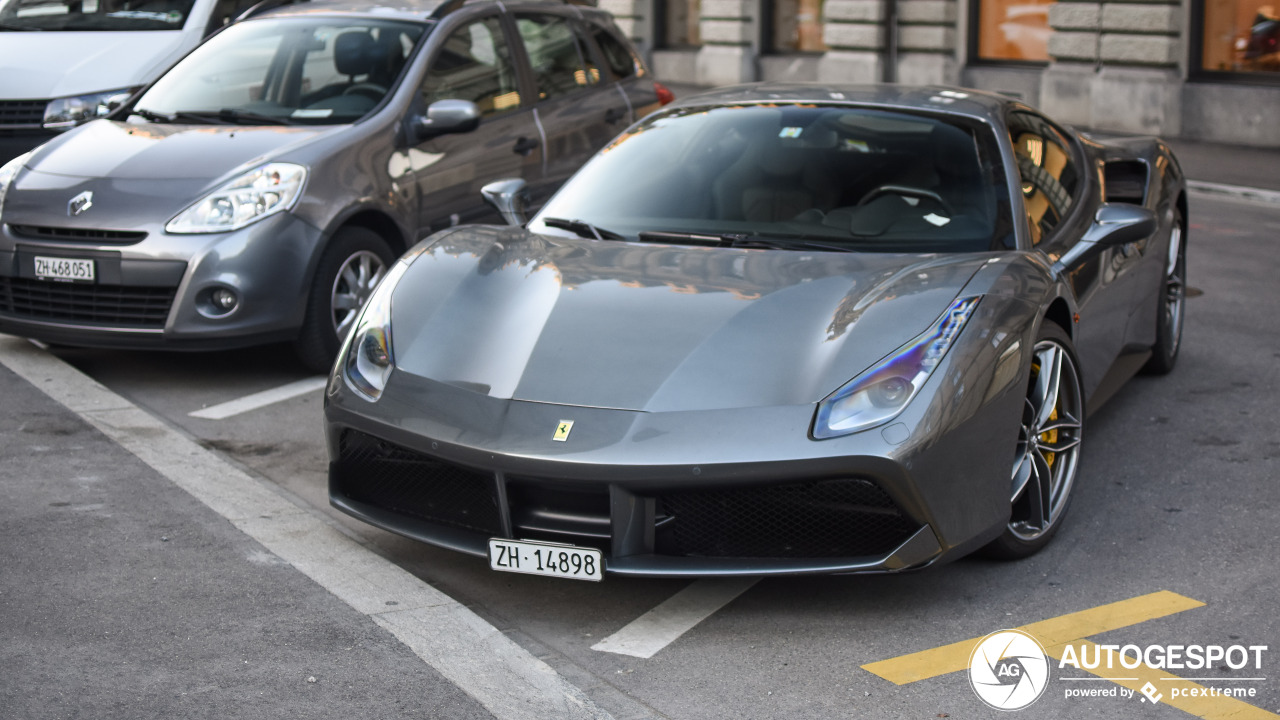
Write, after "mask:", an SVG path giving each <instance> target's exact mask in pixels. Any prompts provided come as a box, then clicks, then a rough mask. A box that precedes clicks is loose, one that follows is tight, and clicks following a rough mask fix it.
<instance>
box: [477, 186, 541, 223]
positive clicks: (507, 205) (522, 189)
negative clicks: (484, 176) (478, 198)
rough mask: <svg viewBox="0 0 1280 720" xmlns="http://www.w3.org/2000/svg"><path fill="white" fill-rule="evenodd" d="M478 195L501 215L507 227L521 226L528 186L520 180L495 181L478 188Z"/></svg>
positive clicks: (527, 203)
mask: <svg viewBox="0 0 1280 720" xmlns="http://www.w3.org/2000/svg"><path fill="white" fill-rule="evenodd" d="M480 194H481V195H483V196H484V199H485V201H486V202H488V203H489V204H490V205H492V206H494V207H495V208H497V209H498V212H500V213H502V219H503V220H505V221H506V222H507V224H508V225H515V226H516V227H521V226H523V225H524V224H525V223H526V222H528V220H527V219H526V218H525V216H524V215H525V208H526V207H528V205H529V199H530V198H529V184H528V183H526V182H525V181H524V180H521V179H520V178H507V179H506V180H495V181H493V182H491V183H489V184H488V185H485V186H484V187H482V188H480Z"/></svg>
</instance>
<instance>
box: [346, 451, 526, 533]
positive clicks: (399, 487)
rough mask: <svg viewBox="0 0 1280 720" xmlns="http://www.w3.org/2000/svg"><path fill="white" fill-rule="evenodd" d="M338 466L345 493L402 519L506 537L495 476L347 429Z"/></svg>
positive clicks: (353, 498) (351, 497) (357, 500)
mask: <svg viewBox="0 0 1280 720" xmlns="http://www.w3.org/2000/svg"><path fill="white" fill-rule="evenodd" d="M338 446H339V458H338V461H337V463H336V466H335V468H334V471H335V480H336V482H337V485H338V490H339V492H340V493H341V494H342V495H344V496H346V497H348V498H350V499H352V500H355V501H356V502H362V503H366V504H369V505H372V506H374V507H377V508H381V509H383V510H389V511H391V512H394V513H399V514H401V515H409V516H412V517H417V518H421V519H423V520H429V521H431V522H436V523H440V524H442V525H451V526H454V527H461V528H465V529H468V530H476V531H480V532H484V533H488V534H490V535H500V534H502V521H501V516H500V514H499V510H498V498H497V494H496V480H495V478H494V476H493V474H492V473H487V472H482V471H479V470H472V469H471V468H466V467H462V466H459V465H453V464H451V463H446V462H443V461H441V460H438V459H436V458H433V457H431V456H429V455H425V454H423V453H420V452H417V451H416V450H411V449H409V448H405V447H401V446H399V445H395V444H393V443H390V442H386V441H385V440H378V439H376V438H374V437H371V436H369V435H366V434H364V433H362V432H358V431H355V430H345V431H343V433H342V435H341V437H340V438H339V442H338Z"/></svg>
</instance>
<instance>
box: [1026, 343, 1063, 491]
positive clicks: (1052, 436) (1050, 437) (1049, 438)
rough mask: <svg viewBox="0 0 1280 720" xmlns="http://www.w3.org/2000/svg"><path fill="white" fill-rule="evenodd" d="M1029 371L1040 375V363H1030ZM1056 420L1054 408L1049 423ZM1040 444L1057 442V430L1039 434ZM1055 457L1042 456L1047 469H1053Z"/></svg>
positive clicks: (1056, 411)
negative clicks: (1047, 464)
mask: <svg viewBox="0 0 1280 720" xmlns="http://www.w3.org/2000/svg"><path fill="white" fill-rule="evenodd" d="M1031 370H1032V371H1033V372H1034V373H1036V374H1037V375H1039V374H1040V363H1038V362H1032V363H1031ZM1057 419H1058V408H1056V407H1055V408H1054V409H1053V412H1051V413H1049V421H1050V422H1053V421H1054V420H1057ZM1040 442H1042V443H1044V444H1046V445H1052V444H1054V443H1056V442H1058V430H1057V428H1054V429H1053V430H1047V431H1045V432H1042V433H1040ZM1055 457H1057V453H1052V452H1046V453H1045V454H1044V461H1045V462H1047V463H1049V467H1051V468H1052V467H1053V460H1054V458H1055Z"/></svg>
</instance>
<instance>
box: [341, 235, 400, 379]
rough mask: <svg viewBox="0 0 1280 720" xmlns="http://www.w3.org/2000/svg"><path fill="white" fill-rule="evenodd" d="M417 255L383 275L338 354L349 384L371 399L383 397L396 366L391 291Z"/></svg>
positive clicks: (344, 375)
mask: <svg viewBox="0 0 1280 720" xmlns="http://www.w3.org/2000/svg"><path fill="white" fill-rule="evenodd" d="M417 255H418V253H417V252H414V253H411V254H409V255H405V256H404V257H402V258H400V260H398V261H396V264H395V265H393V266H391V269H390V270H389V271H387V274H386V275H384V276H383V278H382V280H381V281H380V282H379V283H378V287H376V288H374V291H373V295H371V296H369V302H367V303H365V305H364V309H363V310H361V311H360V317H359V318H358V319H357V320H356V324H355V327H354V328H353V329H352V331H351V335H350V336H349V337H348V338H347V340H346V344H345V345H344V346H343V348H342V352H341V353H340V354H339V355H338V357H339V360H338V372H339V373H341V374H342V377H343V378H344V379H346V381H347V386H348V387H350V388H351V389H352V390H354V391H356V394H358V395H360V396H361V397H363V398H364V399H366V400H369V401H370V402H373V401H375V400H377V399H378V398H379V397H381V396H382V390H383V388H385V387H386V386H387V380H388V379H390V377H391V371H392V370H394V369H395V356H394V354H393V353H392V351H391V293H392V292H393V291H394V290H395V287H396V283H398V282H400V278H401V276H403V275H404V272H405V270H408V269H409V265H410V264H411V263H412V262H413V259H414V258H415V257H417Z"/></svg>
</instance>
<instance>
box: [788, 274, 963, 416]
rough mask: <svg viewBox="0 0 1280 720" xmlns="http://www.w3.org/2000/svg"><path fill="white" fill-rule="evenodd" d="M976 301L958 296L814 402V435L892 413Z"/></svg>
mask: <svg viewBox="0 0 1280 720" xmlns="http://www.w3.org/2000/svg"><path fill="white" fill-rule="evenodd" d="M977 306H978V298H977V297H966V298H959V299H957V300H956V301H955V302H953V303H952V304H951V307H949V308H947V311H946V312H944V313H942V316H941V317H939V318H938V319H937V320H936V321H935V322H934V323H933V325H931V326H930V327H929V329H928V330H925V331H924V332H923V333H921V334H920V335H919V336H917V337H916V338H915V339H914V340H912V341H911V342H909V343H907V344H906V345H903V346H902V347H901V348H899V349H898V351H897V352H895V353H894V354H893V355H890V356H889V357H887V358H885V359H884V360H882V361H881V362H880V364H878V365H876V366H875V367H873V368H871V369H870V370H867V371H866V372H864V373H862V374H861V375H859V376H858V377H856V378H854V379H853V380H850V381H849V382H847V383H845V385H844V386H843V387H841V388H840V389H839V390H837V391H835V392H834V393H832V394H831V395H829V396H828V397H827V398H826V399H825V400H823V401H822V402H821V403H819V404H818V414H817V417H816V418H815V419H814V422H813V437H814V438H815V439H817V440H823V439H826V438H833V437H839V436H841V435H848V434H850V433H855V432H858V431H859V430H866V429H868V428H873V427H875V426H877V425H882V424H884V423H886V422H889V421H890V420H892V419H893V418H895V417H897V416H898V414H899V413H901V412H902V410H903V409H904V408H906V407H907V403H909V402H911V400H912V399H913V398H915V396H916V395H917V394H919V393H920V389H921V388H923V387H924V383H925V381H926V380H928V379H929V375H930V374H932V373H933V371H934V369H935V368H937V367H938V365H939V364H940V363H941V362H942V358H943V357H944V356H945V355H946V354H947V350H950V349H951V345H952V344H953V343H954V342H955V339H956V337H957V336H958V335H959V334H960V330H961V329H963V328H964V324H965V323H966V322H968V320H969V316H970V315H972V314H973V309H974V308H975V307H977Z"/></svg>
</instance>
